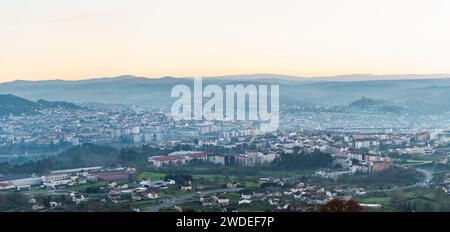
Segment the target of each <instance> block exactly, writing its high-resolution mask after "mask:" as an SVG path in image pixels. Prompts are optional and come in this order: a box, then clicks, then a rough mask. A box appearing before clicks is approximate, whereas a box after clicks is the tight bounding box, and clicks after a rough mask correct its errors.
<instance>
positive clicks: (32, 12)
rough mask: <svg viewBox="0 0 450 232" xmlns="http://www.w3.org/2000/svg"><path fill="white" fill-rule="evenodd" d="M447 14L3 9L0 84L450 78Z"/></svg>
mask: <svg viewBox="0 0 450 232" xmlns="http://www.w3.org/2000/svg"><path fill="white" fill-rule="evenodd" d="M449 10H450V2H448V1H445V0H432V1H420V0H412V1H406V0H398V1H394V2H393V1H387V0H381V1H380V0H378V1H374V0H343V1H339V2H338V1H332V0H319V1H294V0H283V1H270V0H267V1H256V0H251V1H245V2H242V1H234V0H232V1H214V0H193V1H189V2H186V1H179V0H174V1H158V0H153V1H141V0H135V1H132V2H131V3H130V2H126V3H125V2H123V1H105V0H89V1H87V0H80V1H75V2H61V1H56V0H42V1H38V2H37V1H27V0H17V1H2V2H0V27H1V28H2V30H0V50H1V51H2V52H1V53H0V67H1V68H0V82H2V83H3V82H9V81H14V80H54V79H64V80H80V79H91V78H93V77H114V76H120V75H123V74H130V75H135V76H144V77H164V76H174V77H192V76H224V75H230V74H233V75H236V74H235V73H238V74H237V75H245V73H276V74H277V75H290V76H298V77H317V76H319V77H324V76H338V75H351V74H353V73H357V74H358V73H362V74H364V75H366V73H371V74H373V75H383V76H384V75H408V74H404V73H412V74H418V75H422V74H427V75H428V74H435V73H450V65H448V61H449V60H450V46H449V45H448V41H450V32H449V31H448V30H446V29H445V28H447V26H448V25H447V23H448V22H449V21H450V15H449V14H448V12H449ZM239 73H243V74H239Z"/></svg>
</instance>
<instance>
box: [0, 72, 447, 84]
mask: <svg viewBox="0 0 450 232" xmlns="http://www.w3.org/2000/svg"><path fill="white" fill-rule="evenodd" d="M258 75H259V76H261V77H258ZM121 77H135V78H145V79H162V78H194V77H201V78H222V77H236V78H245V77H254V78H262V79H264V78H272V77H276V78H283V77H285V78H293V79H295V78H298V79H307V80H314V79H316V80H327V79H330V80H333V81H334V80H340V78H342V79H341V80H342V81H352V80H355V81H364V80H367V81H373V80H423V79H441V78H450V74H446V73H434V74H370V73H361V74H359V73H353V74H342V75H328V76H294V75H287V74H278V73H242V74H224V75H215V76H172V75H164V76H154V77H148V76H139V75H132V74H121V75H115V76H104V77H97V76H91V77H85V78H80V79H65V78H53V79H42V80H33V79H16V80H7V81H3V80H2V79H0V84H4V83H9V82H15V81H83V80H95V79H105V78H121ZM352 78H354V79H352Z"/></svg>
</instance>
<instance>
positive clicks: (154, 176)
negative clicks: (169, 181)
mask: <svg viewBox="0 0 450 232" xmlns="http://www.w3.org/2000/svg"><path fill="white" fill-rule="evenodd" d="M166 175H167V174H165V173H160V172H141V173H140V174H139V175H138V176H137V177H136V179H137V180H138V181H142V180H144V179H150V180H151V181H155V180H162V179H163V178H164V177H165V176H166Z"/></svg>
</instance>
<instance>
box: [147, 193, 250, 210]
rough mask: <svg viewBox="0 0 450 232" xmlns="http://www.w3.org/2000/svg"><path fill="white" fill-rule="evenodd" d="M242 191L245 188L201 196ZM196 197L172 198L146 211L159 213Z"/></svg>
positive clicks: (187, 195)
mask: <svg viewBox="0 0 450 232" xmlns="http://www.w3.org/2000/svg"><path fill="white" fill-rule="evenodd" d="M242 189H243V188H223V189H214V190H207V191H203V192H202V193H201V195H202V196H204V195H209V194H213V193H223V192H239V191H241V190H242ZM195 196H197V194H196V193H189V194H185V195H183V196H181V197H178V198H176V197H172V198H170V199H167V200H166V201H164V202H163V203H161V204H159V205H156V206H152V207H150V208H148V209H147V210H146V211H147V212H158V211H159V210H160V209H163V208H171V207H174V206H175V205H177V204H180V203H183V202H185V201H186V200H189V199H191V198H193V197H195Z"/></svg>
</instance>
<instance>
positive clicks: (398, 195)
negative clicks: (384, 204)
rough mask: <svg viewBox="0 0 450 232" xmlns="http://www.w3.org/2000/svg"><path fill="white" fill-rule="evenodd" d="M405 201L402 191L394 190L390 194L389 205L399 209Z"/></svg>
mask: <svg viewBox="0 0 450 232" xmlns="http://www.w3.org/2000/svg"><path fill="white" fill-rule="evenodd" d="M404 201H405V192H404V191H403V189H400V188H396V189H394V190H393V191H392V192H391V203H392V204H393V205H396V206H397V207H400V206H401V205H402V204H403V203H404Z"/></svg>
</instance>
